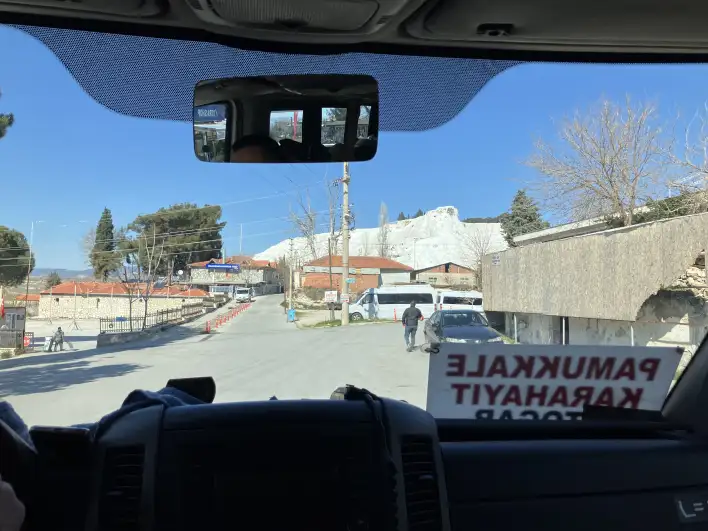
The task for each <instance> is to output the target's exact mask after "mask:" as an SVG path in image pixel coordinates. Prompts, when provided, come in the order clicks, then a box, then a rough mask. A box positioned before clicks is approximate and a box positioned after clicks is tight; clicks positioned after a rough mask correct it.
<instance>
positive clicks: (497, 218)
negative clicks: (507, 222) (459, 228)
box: [462, 216, 501, 223]
mask: <svg viewBox="0 0 708 531" xmlns="http://www.w3.org/2000/svg"><path fill="white" fill-rule="evenodd" d="M499 221H501V216H493V217H488V218H466V219H463V220H462V223H499Z"/></svg>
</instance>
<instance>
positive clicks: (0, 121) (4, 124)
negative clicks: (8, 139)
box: [0, 113, 15, 138]
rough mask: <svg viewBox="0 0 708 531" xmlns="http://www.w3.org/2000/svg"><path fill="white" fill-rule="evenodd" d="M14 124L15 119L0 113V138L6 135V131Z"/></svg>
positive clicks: (10, 115)
mask: <svg viewBox="0 0 708 531" xmlns="http://www.w3.org/2000/svg"><path fill="white" fill-rule="evenodd" d="M14 123H15V117H14V116H13V115H12V113H10V114H3V113H0V138H2V137H4V136H5V135H6V134H7V130H8V129H9V128H10V127H11V126H12V124H14Z"/></svg>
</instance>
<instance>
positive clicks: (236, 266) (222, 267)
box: [206, 264, 241, 273]
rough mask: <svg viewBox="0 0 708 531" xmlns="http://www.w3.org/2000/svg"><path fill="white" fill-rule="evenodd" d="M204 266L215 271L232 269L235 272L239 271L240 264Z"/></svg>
mask: <svg viewBox="0 0 708 531" xmlns="http://www.w3.org/2000/svg"><path fill="white" fill-rule="evenodd" d="M206 268H207V269H212V270H216V271H229V272H231V271H233V272H235V273H238V272H239V271H241V266H240V265H239V264H207V265H206Z"/></svg>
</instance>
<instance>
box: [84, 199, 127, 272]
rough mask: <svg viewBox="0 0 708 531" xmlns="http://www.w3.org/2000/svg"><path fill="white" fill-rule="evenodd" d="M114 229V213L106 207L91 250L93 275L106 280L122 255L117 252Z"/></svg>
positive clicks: (116, 266)
mask: <svg viewBox="0 0 708 531" xmlns="http://www.w3.org/2000/svg"><path fill="white" fill-rule="evenodd" d="M114 229H115V227H114V226H113V215H112V214H111V211H110V210H109V209H108V208H104V209H103V213H102V214H101V219H99V220H98V225H97V226H96V240H95V241H94V244H93V250H92V251H91V267H92V268H93V276H94V277H96V278H97V279H99V280H102V281H104V282H105V281H106V280H108V277H109V275H110V274H111V273H112V272H113V271H115V270H116V269H118V266H119V265H120V257H119V255H118V253H116V242H115V235H114Z"/></svg>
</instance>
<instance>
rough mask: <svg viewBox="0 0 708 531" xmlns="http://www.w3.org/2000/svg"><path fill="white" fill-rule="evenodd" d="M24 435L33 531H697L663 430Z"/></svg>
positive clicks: (330, 423) (300, 428)
mask: <svg viewBox="0 0 708 531" xmlns="http://www.w3.org/2000/svg"><path fill="white" fill-rule="evenodd" d="M32 433H33V435H38V437H37V438H36V439H35V440H36V443H37V444H36V445H37V455H38V456H39V458H38V463H37V470H38V471H37V476H36V480H37V484H39V485H41V492H40V493H38V494H37V495H36V496H35V497H34V499H33V500H32V504H31V505H30V508H31V509H33V510H32V518H31V519H29V520H28V526H26V528H28V527H30V528H32V529H37V530H39V529H44V528H45V527H46V529H52V530H55V529H57V528H60V529H85V530H89V531H93V530H101V531H114V530H115V531H119V530H120V531H138V530H153V529H154V530H164V531H168V530H169V531H181V530H185V531H186V530H189V531H194V530H195V529H241V528H249V529H256V530H258V531H262V530H265V531H269V530H272V529H273V530H274V529H278V530H283V529H288V530H303V531H304V530H307V531H318V530H323V531H324V530H327V531H339V530H341V531H376V530H381V531H389V530H391V531H393V530H400V531H403V530H410V531H450V530H454V531H468V530H473V529H474V530H491V529H504V530H507V529H509V530H513V529H519V530H524V531H528V530H529V529H534V530H545V529H561V528H564V529H565V528H571V529H573V530H574V531H577V530H586V529H587V530H592V531H599V530H602V531H608V530H609V531H612V530H615V529H616V530H618V531H627V530H631V529H638V530H639V529H641V530H643V531H646V530H647V529H660V530H661V531H669V530H671V529H696V530H698V529H708V517H707V513H708V445H707V444H706V443H704V442H702V441H699V440H697V439H695V438H694V437H693V436H691V434H690V433H688V432H686V431H682V430H681V429H679V428H677V427H674V428H672V427H670V426H665V425H660V424H659V423H651V422H643V423H636V424H633V425H619V424H604V425H598V424H593V423H587V424H585V423H584V424H582V425H576V426H569V423H549V424H547V425H544V424H536V423H531V422H529V423H520V422H518V421H517V422H516V423H515V424H514V425H513V426H512V425H510V424H501V423H497V424H493V423H488V424H487V425H485V424H482V423H479V422H473V423H466V422H464V421H444V420H442V421H441V420H438V421H436V420H435V419H434V418H433V417H431V416H430V415H429V414H428V413H427V412H425V411H423V410H421V409H419V408H417V407H414V406H411V405H408V404H406V403H404V402H399V401H395V400H388V399H380V398H377V397H374V399H373V400H371V399H369V400H302V401H280V400H270V401H265V402H246V403H234V404H205V405H196V406H180V407H171V408H165V407H163V406H161V405H153V406H149V407H145V408H143V409H137V410H135V411H132V412H130V413H128V414H126V415H124V416H122V417H120V418H118V419H117V420H115V421H114V422H113V423H112V424H111V425H110V426H109V427H108V428H107V429H106V430H104V431H103V432H102V433H101V434H100V436H99V437H97V438H96V439H95V440H93V441H89V440H88V439H86V438H85V437H81V436H79V435H78V432H73V431H72V430H70V429H68V430H66V429H57V430H55V431H51V430H49V431H48V430H46V429H45V430H43V431H42V430H40V431H39V432H37V431H33V432H32ZM6 455H7V454H6ZM687 526H688V527H687Z"/></svg>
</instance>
